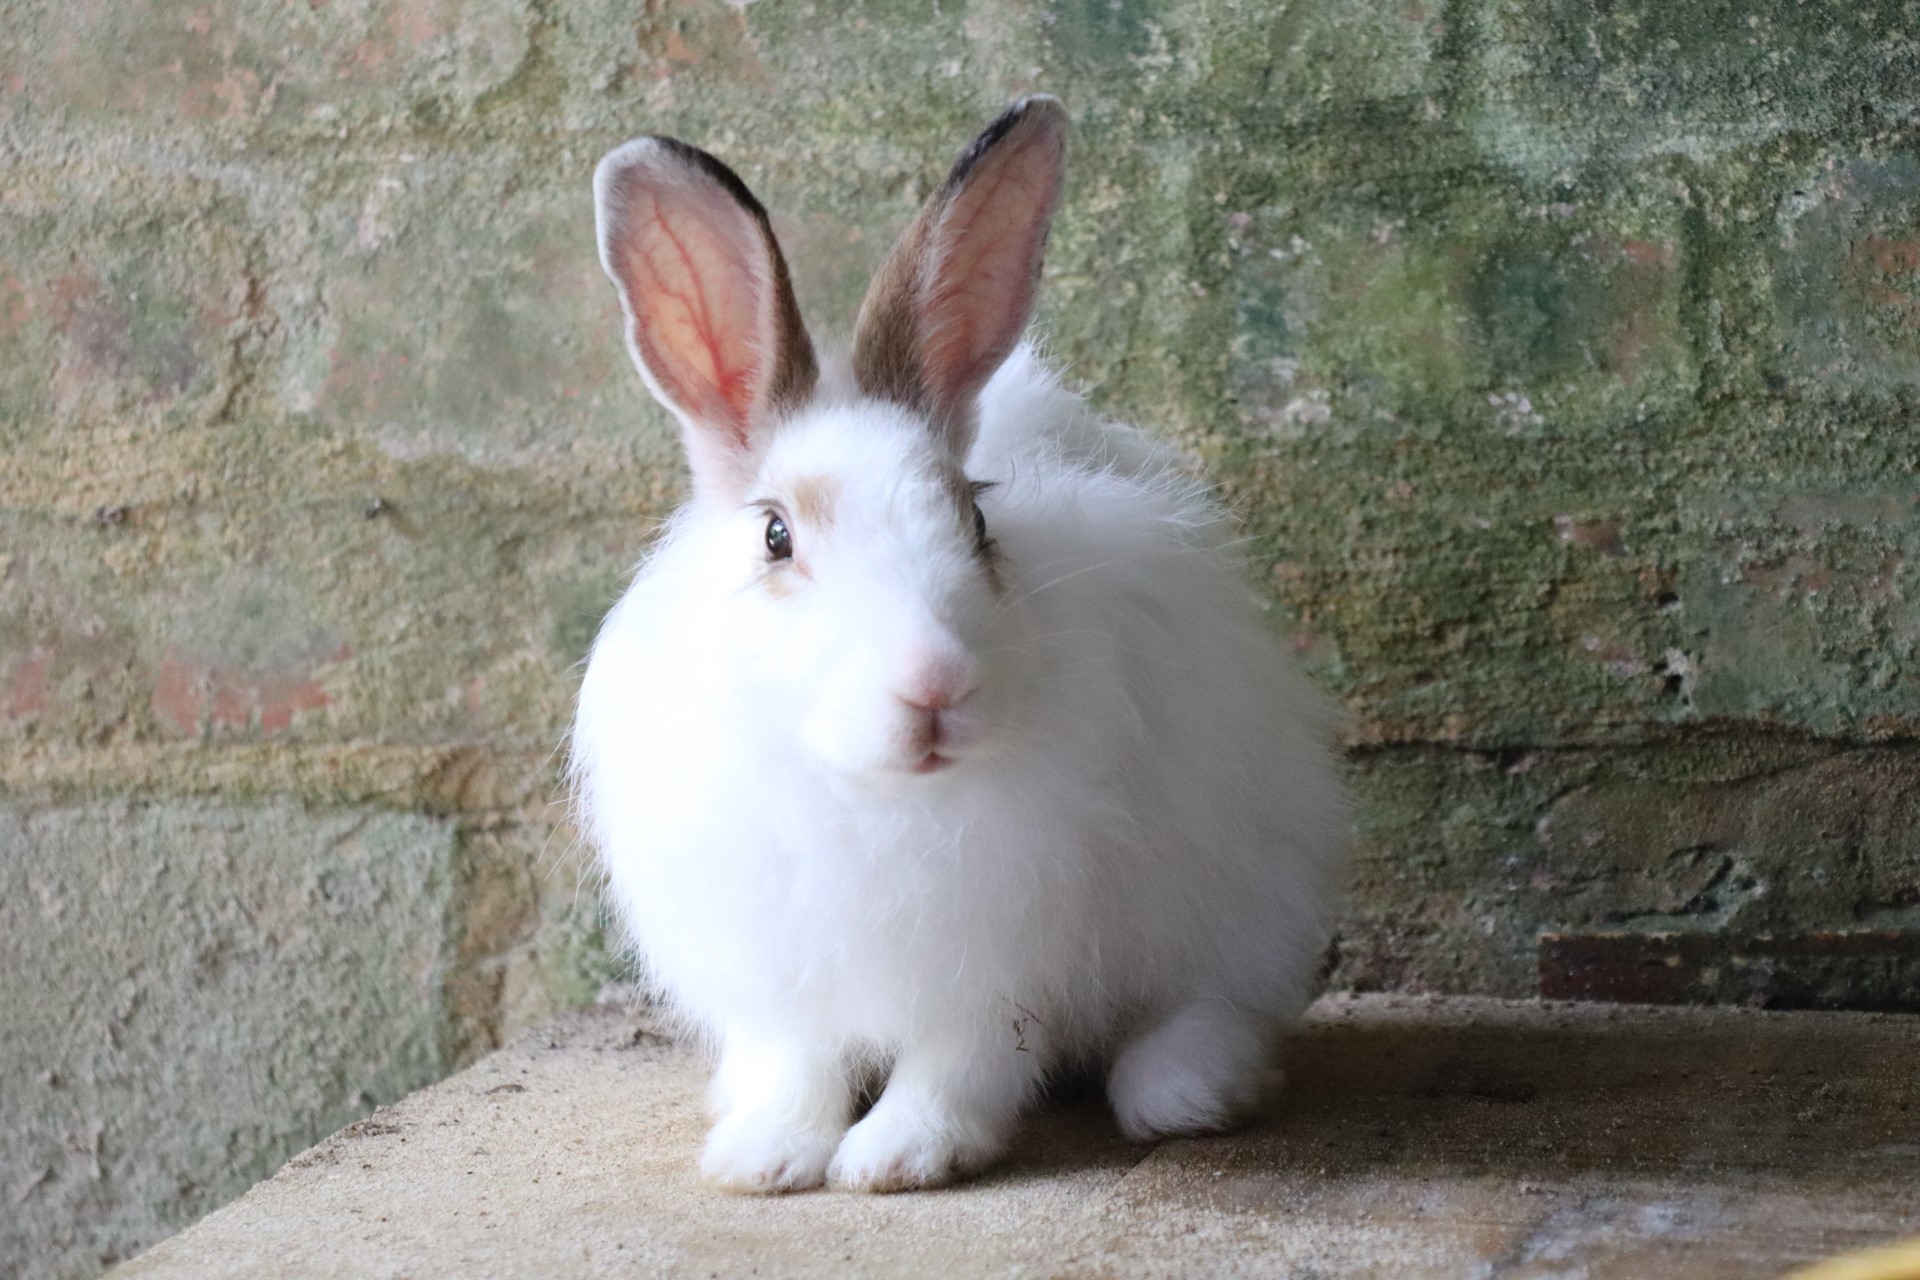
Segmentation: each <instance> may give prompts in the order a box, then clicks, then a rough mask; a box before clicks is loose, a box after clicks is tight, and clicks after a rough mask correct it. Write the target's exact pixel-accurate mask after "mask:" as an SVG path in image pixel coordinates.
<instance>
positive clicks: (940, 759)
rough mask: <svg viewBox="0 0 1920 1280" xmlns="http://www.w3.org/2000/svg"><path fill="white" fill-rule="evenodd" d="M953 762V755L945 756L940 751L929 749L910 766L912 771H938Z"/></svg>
mask: <svg viewBox="0 0 1920 1280" xmlns="http://www.w3.org/2000/svg"><path fill="white" fill-rule="evenodd" d="M952 763H953V757H952V756H943V755H941V754H940V753H939V752H938V751H929V752H927V754H925V755H924V756H921V757H920V758H919V759H918V760H916V761H914V762H913V764H912V765H910V766H909V767H908V772H910V773H938V772H940V770H942V769H944V768H946V767H947V766H948V765H950V764H952Z"/></svg>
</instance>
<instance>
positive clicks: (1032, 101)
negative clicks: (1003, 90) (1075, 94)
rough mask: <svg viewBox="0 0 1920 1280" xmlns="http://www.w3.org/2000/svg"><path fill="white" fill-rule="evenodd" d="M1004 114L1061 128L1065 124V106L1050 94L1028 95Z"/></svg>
mask: <svg viewBox="0 0 1920 1280" xmlns="http://www.w3.org/2000/svg"><path fill="white" fill-rule="evenodd" d="M1006 114H1007V115H1009V116H1015V117H1018V118H1022V119H1025V118H1028V117H1031V118H1033V119H1034V120H1036V121H1044V122H1046V123H1048V124H1059V125H1061V126H1064V125H1065V124H1066V123H1067V107H1066V104H1065V103H1063V102H1061V101H1060V99H1058V98H1056V97H1054V96H1053V95H1052V94H1050V93H1030V94H1028V95H1027V96H1026V97H1024V98H1022V99H1020V100H1019V101H1018V102H1016V103H1014V104H1013V105H1012V106H1010V107H1008V108H1007V110H1006Z"/></svg>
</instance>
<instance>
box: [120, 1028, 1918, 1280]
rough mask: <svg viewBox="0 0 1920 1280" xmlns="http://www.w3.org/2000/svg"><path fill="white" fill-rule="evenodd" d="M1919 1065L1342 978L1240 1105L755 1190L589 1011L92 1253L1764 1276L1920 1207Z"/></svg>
mask: <svg viewBox="0 0 1920 1280" xmlns="http://www.w3.org/2000/svg"><path fill="white" fill-rule="evenodd" d="M1915 1063H1920V1018H1913V1017H1903V1016H1894V1015H1876V1014H1822V1013H1798V1014H1775V1013H1761V1012H1750V1011H1741V1010H1728V1009H1650V1008H1622V1007H1606V1006H1591V1005H1589V1006H1576V1005H1543V1004H1538V1003H1524V1002H1501V1001H1491V1000H1469V999H1416V998H1405V997H1380V996H1370V997H1358V998H1354V997H1330V998H1328V999H1325V1000H1323V1001H1321V1002H1320V1004H1319V1005H1318V1006H1316V1008H1315V1010H1314V1014H1313V1018H1312V1020H1311V1022H1310V1023H1309V1025H1308V1026H1307V1027H1305V1028H1304V1029H1303V1030H1302V1031H1301V1033H1300V1034H1299V1035H1298V1036H1297V1037H1296V1038H1295V1039H1294V1040H1293V1042H1292V1043H1291V1044H1290V1045H1289V1047H1288V1050H1287V1062H1286V1066H1287V1073H1288V1079H1289V1084H1288V1087H1287V1088H1286V1090H1285V1091H1284V1092H1282V1093H1281V1094H1280V1095H1278V1097H1277V1098H1276V1099H1275V1100H1274V1102H1273V1103H1272V1105H1271V1106H1270V1108H1269V1111H1268V1114H1267V1115H1266V1116H1264V1117H1263V1118H1262V1119H1261V1121H1260V1122H1259V1123H1257V1124H1256V1125H1254V1126H1252V1127H1250V1128H1249V1129H1247V1130H1246V1131H1243V1132H1241V1133H1238V1134H1235V1135H1233V1136H1230V1137H1225V1138H1218V1139H1210V1140H1204V1141H1177V1142H1167V1143H1162V1144H1160V1145H1158V1146H1154V1147H1140V1146H1130V1145H1128V1144H1126V1143H1125V1142H1123V1141H1121V1139H1120V1138H1119V1136H1118V1135H1117V1133H1116V1132H1115V1131H1114V1129H1113V1126H1112V1123H1111V1121H1110V1120H1109V1119H1108V1117H1107V1115H1106V1113H1105V1110H1104V1108H1103V1107H1102V1105H1101V1104H1100V1101H1099V1099H1098V1097H1097V1095H1095V1094H1093V1093H1091V1092H1083V1093H1078V1094H1069V1095H1067V1096H1064V1097H1062V1098H1060V1099H1058V1100H1056V1101H1055V1103H1054V1104H1053V1105H1052V1106H1050V1107H1049V1108H1048V1109H1047V1110H1046V1111H1045V1112H1044V1113H1043V1114H1042V1115H1040V1116H1039V1117H1037V1118H1036V1119H1035V1120H1034V1121H1033V1122H1032V1123H1031V1125H1030V1126H1029V1128H1028V1130H1027V1132H1026V1135H1025V1137H1024V1139H1023V1141H1022V1143H1021V1145H1020V1147H1019V1149H1018V1151H1017V1152H1016V1154H1015V1156H1014V1158H1013V1159H1012V1160H1010V1161H1009V1162H1007V1163H1006V1164H1005V1165H1003V1166H1002V1167H1000V1168H999V1169H997V1170H995V1171H994V1172H993V1173H992V1174H991V1175H989V1176H988V1177H985V1178H983V1179H981V1180H980V1181H978V1182H976V1183H973V1184H971V1185H969V1186H965V1187H961V1188H957V1189H952V1190H947V1191H939V1192H928V1193H921V1194H915V1195H906V1196H895V1197H883V1198H871V1197H858V1196H852V1195H845V1194H835V1193H828V1192H821V1193H814V1194H807V1195H799V1196H792V1197H787V1198H783V1199H774V1200H759V1199H748V1198H737V1197H731V1196H726V1195H720V1194H716V1193H713V1192H711V1191H708V1190H707V1189H705V1188H704V1187H703V1186H701V1184H700V1183H699V1182H698V1180H697V1178H696V1176H695V1174H694V1161H695V1155H696V1152H697V1150H698V1144H699V1140H700V1137H701V1134H702V1131H703V1129H704V1117H703V1113H702V1086H703V1084H704V1080H705V1071H704V1069H703V1067H702V1065H701V1064H700V1063H699V1062H698V1061H697V1060H696V1059H695V1058H694V1057H693V1056H692V1055H690V1054H689V1053H687V1052H686V1051H684V1050H682V1049H679V1048H676V1047H674V1046H672V1045H670V1044H668V1043H667V1042H665V1041H663V1040H661V1039H660V1038H659V1037H658V1036H656V1035H655V1034H654V1032H653V1030H652V1028H651V1024H650V1023H649V1022H648V1021H647V1019H646V1018H645V1017H644V1016H643V1015H638V1014H631V1013H625V1012H613V1011H606V1010H600V1011H590V1012H586V1013H581V1014H577V1015H572V1016H569V1017H566V1018H563V1019H561V1020H559V1021H558V1022H556V1023H554V1024H552V1025H551V1026H549V1027H547V1028H545V1029H543V1030H542V1031H540V1032H537V1033H535V1034H533V1035H530V1036H528V1037H526V1038H523V1039H522V1040H521V1041H520V1042H519V1043H517V1044H515V1045H513V1046H511V1047H509V1048H506V1049H503V1050H501V1051H500V1052H498V1053H495V1054H493V1055H492V1056H491V1057H488V1058H486V1059H485V1060H483V1061H481V1062H480V1063H478V1064H476V1065H475V1066H474V1067H472V1068H471V1069H469V1070H467V1071H465V1072H462V1073H461V1074H460V1075H457V1076H455V1077H453V1078H452V1079H449V1080H447V1081H445V1082H443V1083H441V1084H438V1085H435V1086H433V1087H432V1088H429V1089H425V1090H422V1091H421V1092H419V1093H417V1094H415V1095H413V1096H412V1097H410V1098H408V1099H406V1100H405V1101H403V1102H401V1103H399V1104H398V1105H396V1106H393V1107H389V1108H385V1109H382V1110H381V1111H379V1112H377V1113H376V1114H375V1115H373V1116H372V1117H370V1118H368V1119H366V1120H362V1121H360V1122H359V1123H357V1124H354V1125H352V1126H349V1127H348V1128H347V1129H345V1130H343V1131H341V1132H340V1133H338V1134H336V1135H334V1136H333V1137H332V1138H329V1139H328V1140H326V1141H325V1142H322V1143H321V1144H319V1145H318V1146H316V1147H314V1148H313V1149H312V1150H310V1151H308V1152H306V1153H305V1154H303V1155H301V1156H299V1157H298V1158H296V1159H294V1160H293V1161H291V1162H290V1163H288V1165H287V1166H286V1167H285V1168H283V1169H282V1170H281V1171H280V1172H279V1173H278V1174H276V1175H275V1176H274V1177H273V1178H271V1179H269V1180H268V1181H266V1182H264V1183H262V1184H261V1185H259V1186H257V1187H255V1188H254V1189H253V1190H252V1191H251V1192H249V1193H248V1194H247V1195H246V1196H245V1197H244V1198H243V1199H241V1200H239V1201H238V1202H237V1203H235V1204H232V1205H230V1206H228V1207H227V1208H225V1209H222V1210H220V1211H219V1212H217V1213H215V1214H213V1215H211V1216H210V1217H208V1218H206V1219H205V1220H203V1221H202V1222H200V1223H199V1224H197V1225H196V1226H194V1227H192V1228H190V1229H188V1230H187V1231H185V1232H183V1233H182V1234H180V1235H178V1236H176V1237H174V1238H173V1239H171V1240H168V1241H166V1242H165V1243H163V1244H161V1245H159V1246H158V1247H157V1248H155V1249H153V1250H151V1251H150V1252H148V1253H146V1254H145V1255H143V1256H141V1257H139V1258H137V1259H135V1260H133V1261H132V1262H129V1263H127V1264H126V1265H124V1266H122V1267H120V1268H119V1269H118V1270H116V1271H114V1272H112V1273H111V1275H112V1276H113V1277H114V1278H115V1280H134V1278H135V1277H138V1278H140V1280H171V1278H173V1277H180V1278H182V1280H185V1278H186V1277H192V1278H193V1280H219V1278H221V1277H248V1278H249V1280H251V1278H252V1277H257V1276H263V1275H272V1276H277V1277H287V1278H289V1280H300V1278H306V1277H312V1278H315V1280H318V1278H320V1277H363V1276H364V1277H401V1276H404V1277H409V1278H411V1280H429V1278H431V1277H467V1278H471V1277H520V1276H525V1277H553V1276H600V1275H614V1276H625V1275H667V1274H671V1275H693V1276H736V1275H742V1276H743V1275H759V1276H841V1275H849V1274H860V1275H915V1276H917V1275H927V1276H987V1275H1013V1274H1019V1275H1036V1274H1038V1275H1070V1276H1103V1277H1124V1276H1148V1275H1153V1276H1161V1275H1193V1276H1226V1275H1246V1276H1268V1277H1271V1276H1281V1275H1295V1276H1328V1277H1341V1278H1342V1280H1345V1278H1347V1277H1358V1276H1381V1277H1392V1278H1393V1280H1412V1278H1414V1277H1429V1276H1431V1277H1459V1276H1480V1277H1500V1278H1502V1280H1508V1278H1513V1277H1548V1276H1555V1277H1559V1276H1580V1277H1584V1278H1586V1280H1601V1278H1603V1277H1623V1278H1624V1277H1633V1278H1635V1280H1644V1278H1645V1277H1656V1276H1657V1277H1666V1276H1675V1277H1681V1276H1684V1277H1713V1278H1719V1277H1749V1276H1751V1277H1776V1276H1778V1275H1780V1274H1781V1273H1782V1272H1783V1271H1785V1270H1787V1269H1788V1268H1790V1267H1791V1266H1793V1265H1795V1264H1798V1263H1802V1262H1806V1261H1810V1260H1813V1259H1816V1258H1820V1257H1824V1256H1827V1255H1829V1254H1832V1253H1835V1252H1839V1251H1841V1250H1844V1249H1850V1248H1857V1247H1860V1246H1864V1245H1869V1244H1874V1243H1878V1242H1881V1241H1885V1240H1889V1239H1892V1238H1895V1237H1898V1236H1901V1235H1905V1234H1911V1233H1914V1232H1916V1231H1920V1195H1916V1193H1915V1170H1916V1168H1917V1167H1920V1079H1916V1075H1915V1072H1914V1064H1915Z"/></svg>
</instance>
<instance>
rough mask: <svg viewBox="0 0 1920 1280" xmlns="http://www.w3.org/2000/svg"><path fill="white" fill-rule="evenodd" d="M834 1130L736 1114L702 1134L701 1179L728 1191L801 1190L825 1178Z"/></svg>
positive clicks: (835, 1142)
mask: <svg viewBox="0 0 1920 1280" xmlns="http://www.w3.org/2000/svg"><path fill="white" fill-rule="evenodd" d="M839 1141H840V1134H839V1132H838V1131H836V1130H831V1129H824V1130H823V1129H817V1128H809V1127H807V1126H805V1125H798V1124H794V1123H793V1122H792V1121H791V1120H785V1119H777V1118H774V1117H771V1116H768V1115H766V1114H765V1113H763V1112H754V1111H736V1112H733V1113H732V1114H731V1115H728V1116H725V1117H723V1118H722V1119H721V1121H720V1122H719V1123H718V1124H716V1125H714V1126H713V1131H712V1132H711V1133H709V1134H708V1135H707V1149H706V1151H705V1152H704V1153H703V1154H702V1155H701V1157H700V1175H701V1176H702V1177H703V1178H705V1179H706V1180H707V1181H708V1182H711V1183H713V1184H714V1185H716V1186H719V1187H722V1188H724V1189H726V1190H728V1191H741V1192H746V1193H748V1194H751V1195H768V1194H774V1193H778V1192H782V1191H806V1190H809V1189H810V1188H813V1187H817V1186H819V1185H820V1184H821V1183H823V1182H825V1181H826V1180H827V1162H828V1161H829V1160H831V1159H833V1150H834V1147H835V1146H836V1145H838V1143H839Z"/></svg>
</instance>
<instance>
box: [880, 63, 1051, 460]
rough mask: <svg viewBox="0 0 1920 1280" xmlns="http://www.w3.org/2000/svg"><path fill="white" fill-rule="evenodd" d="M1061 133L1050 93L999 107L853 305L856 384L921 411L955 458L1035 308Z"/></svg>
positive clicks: (964, 446) (968, 440)
mask: <svg viewBox="0 0 1920 1280" xmlns="http://www.w3.org/2000/svg"><path fill="white" fill-rule="evenodd" d="M1066 139H1067V113H1066V109H1065V108H1064V107H1062V106H1061V105H1060V102H1059V100H1058V99H1057V98H1051V97H1047V96H1046V95H1044V94H1039V95H1035V96H1033V97H1030V98H1022V99H1021V100H1020V101H1019V102H1016V103H1014V104H1013V106H1011V107H1009V108H1007V110H1006V112H1005V113H1004V114H1002V115H1001V117H1000V118H999V119H998V120H995V121H994V122H993V123H992V124H991V125H989V126H987V130H986V132H984V133H982V134H981V135H980V136H979V137H978V138H975V139H974V141H973V145H972V146H970V147H968V148H967V150H966V152H965V153H964V154H963V155H961V157H960V161H959V163H958V164H956V165H954V166H953V172H951V173H950V174H948V175H947V180H946V181H945V182H944V183H942V184H941V185H940V189H939V190H937V191H935V192H934V193H933V195H931V196H930V197H928V199H927V203H926V205H925V206H924V207H923V208H922V209H921V210H920V213H919V216H918V217H916V218H915V219H914V221H913V225H912V226H910V227H908V228H907V230H906V232H905V234H903V235H902V236H901V237H900V241H899V243H898V244H896V245H894V247H893V250H892V252H891V253H889V254H888V255H887V259H886V261H885V262H884V263H882V264H881V267H880V272H879V274H878V275H876V276H875V277H874V281H873V286H872V287H871V288H870V289H868V291H867V298H866V301H865V302H864V303H862V304H861V307H860V319H859V322H858V324H857V325H856V326H855V329H854V339H853V369H854V377H855V379H856V381H858V383H859V384H860V388H861V390H863V391H865V392H866V393H867V394H868V395H871V396H875V397H878V398H880V399H884V400H892V401H894V402H895V403H898V404H904V405H907V406H909V407H911V408H914V409H917V410H919V411H921V412H923V413H925V414H926V415H927V416H928V417H929V418H930V419H931V420H932V421H933V423H934V426H935V428H936V429H938V430H939V431H941V432H942V433H943V434H944V435H945V437H946V439H947V442H948V445H949V446H950V447H951V449H952V451H953V453H954V454H955V456H964V455H965V453H966V450H967V447H968V445H969V444H971V443H972V439H973V431H974V423H975V417H976V406H975V401H976V398H977V397H978V396H979V393H980V388H981V387H983V386H985V385H986V382H987V379H988V378H990V377H992V376H993V372H994V370H996V369H998V368H999V367H1000V364H1001V362H1002V361H1004V360H1005V359H1006V358H1007V356H1008V355H1009V354H1010V353H1011V352H1012V351H1013V348H1014V344H1015V343H1017V342H1019V341H1020V335H1021V334H1022V333H1024V332H1025V331H1026V327H1027V320H1028V318H1029V317H1030V316H1031V314H1032V312H1033V302H1034V295H1035V293H1036V292H1037V291H1038V288H1039V284H1040V259H1041V256H1042V254H1043V253H1044V251H1045V249H1046V244H1047V228H1048V226H1049V225H1050V224H1051V222H1052V221H1053V211H1054V207H1055V206H1056V205H1057V204H1058V203H1059V201H1060V175H1061V166H1062V164H1063V162H1064V160H1065V158H1066Z"/></svg>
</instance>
